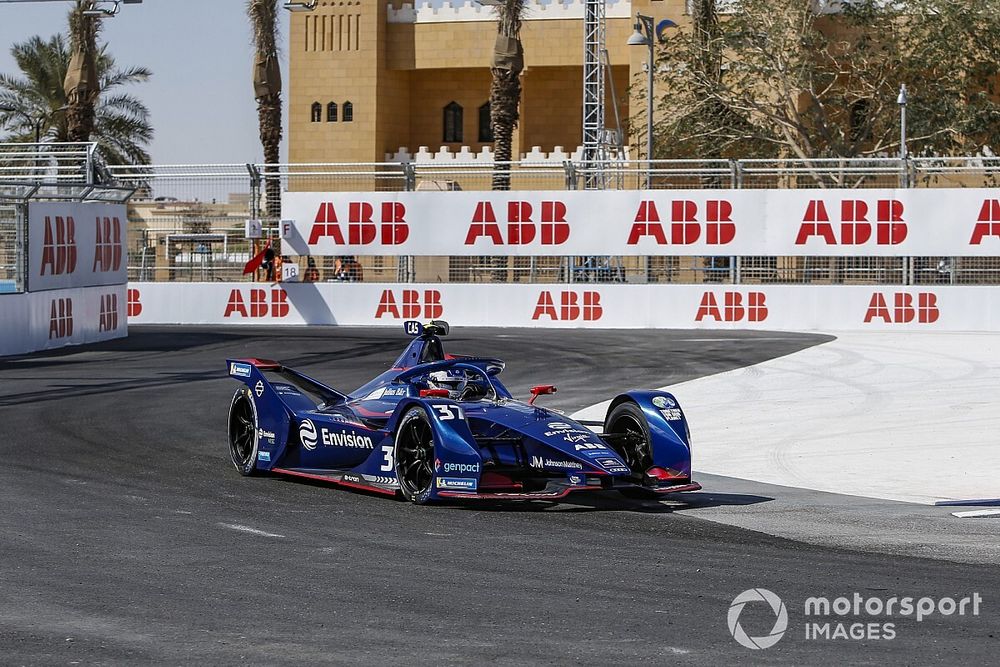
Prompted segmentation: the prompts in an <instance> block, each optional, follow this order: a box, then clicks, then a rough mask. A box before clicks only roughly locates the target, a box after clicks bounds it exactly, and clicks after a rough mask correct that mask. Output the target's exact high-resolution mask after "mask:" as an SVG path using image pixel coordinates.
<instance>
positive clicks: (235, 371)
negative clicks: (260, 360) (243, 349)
mask: <svg viewBox="0 0 1000 667" xmlns="http://www.w3.org/2000/svg"><path fill="white" fill-rule="evenodd" d="M229 374H230V375H232V376H234V377H238V378H248V377H250V365H249V364H237V363H232V364H229Z"/></svg>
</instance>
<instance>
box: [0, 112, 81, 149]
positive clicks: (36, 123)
mask: <svg viewBox="0 0 1000 667" xmlns="http://www.w3.org/2000/svg"><path fill="white" fill-rule="evenodd" d="M66 108H67V107H65V106H61V107H59V108H58V109H53V110H52V111H50V112H48V113H45V114H42V115H40V116H38V117H37V118H35V117H34V116H31V115H30V114H28V113H27V112H25V111H22V110H20V109H17V108H15V107H11V106H6V105H4V106H0V112H2V113H12V114H17V115H18V116H20V117H21V118H23V119H25V120H26V121H28V122H29V123H31V125H32V127H34V128H35V143H36V144H39V143H41V142H42V126H43V125H45V123H46V122H48V120H49V119H50V118H52V116H54V115H56V114H57V113H59V112H60V111H65V110H66Z"/></svg>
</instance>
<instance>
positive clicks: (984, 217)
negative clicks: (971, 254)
mask: <svg viewBox="0 0 1000 667" xmlns="http://www.w3.org/2000/svg"><path fill="white" fill-rule="evenodd" d="M987 236H995V237H997V238H998V239H1000V200H998V199H987V200H986V201H984V202H983V208H982V209H980V210H979V222H977V223H976V226H975V227H973V228H972V238H971V239H970V240H969V245H979V244H980V243H982V242H983V239H984V238H986V237H987Z"/></svg>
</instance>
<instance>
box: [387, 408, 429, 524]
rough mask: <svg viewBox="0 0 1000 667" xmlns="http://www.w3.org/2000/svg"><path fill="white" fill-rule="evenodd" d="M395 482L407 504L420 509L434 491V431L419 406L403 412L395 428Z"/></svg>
mask: <svg viewBox="0 0 1000 667" xmlns="http://www.w3.org/2000/svg"><path fill="white" fill-rule="evenodd" d="M395 459H396V479H397V480H399V490H400V491H401V492H402V493H403V497H404V498H406V499H407V500H409V501H410V502H413V503H417V504H418V505H423V504H424V503H426V502H428V501H429V500H430V498H431V492H432V491H433V489H434V430H433V429H432V428H431V423H430V420H429V419H428V418H427V413H426V412H424V409H423V408H422V407H419V406H414V407H412V408H410V409H409V410H407V411H406V414H404V415H403V418H402V419H400V420H399V425H398V426H397V427H396V444H395Z"/></svg>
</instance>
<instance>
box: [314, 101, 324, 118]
mask: <svg viewBox="0 0 1000 667" xmlns="http://www.w3.org/2000/svg"><path fill="white" fill-rule="evenodd" d="M321 120H323V105H322V104H320V103H319V102H313V105H312V122H314V123H318V122H320V121H321Z"/></svg>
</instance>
